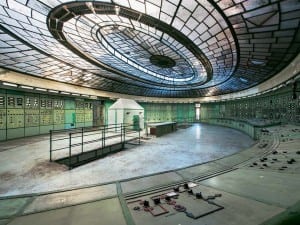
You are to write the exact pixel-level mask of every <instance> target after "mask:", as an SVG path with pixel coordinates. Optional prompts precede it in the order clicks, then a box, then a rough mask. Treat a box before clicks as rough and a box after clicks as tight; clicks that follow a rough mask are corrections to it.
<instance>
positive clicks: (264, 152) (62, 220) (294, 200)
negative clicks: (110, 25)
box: [0, 124, 300, 225]
mask: <svg viewBox="0 0 300 225" xmlns="http://www.w3.org/2000/svg"><path fill="white" fill-rule="evenodd" d="M268 130H269V131H270V132H269V133H267V134H265V135H262V136H261V138H260V140H259V142H258V143H254V142H253V141H252V140H251V139H249V138H248V137H247V136H245V135H244V134H242V133H240V132H238V131H234V130H232V129H228V128H224V127H217V126H210V125H203V124H201V125H199V124H196V125H194V126H193V127H191V128H187V129H180V130H178V131H177V132H176V133H173V134H170V135H168V136H164V137H161V138H157V139H155V138H153V139H150V140H146V141H145V143H143V145H142V146H138V147H135V148H130V149H128V150H127V151H123V152H120V153H117V154H115V155H111V156H107V157H105V158H103V159H100V160H97V161H94V162H92V163H90V164H87V165H85V166H81V167H78V168H76V169H74V170H72V171H68V170H67V169H66V168H63V167H62V166H53V165H52V164H49V163H47V164H46V162H45V164H46V165H44V164H41V165H39V163H40V162H39V161H40V160H44V161H45V160H46V159H47V154H46V153H47V151H46V152H44V151H43V150H41V149H34V148H33V146H36V148H38V146H43V144H44V145H45V144H46V141H40V142H30V143H29V144H28V145H26V146H25V147H21V146H19V147H18V146H16V145H15V146H13V147H12V148H10V147H4V148H5V151H2V152H1V153H0V160H1V161H0V165H1V166H0V170H1V177H0V179H1V183H0V187H1V191H2V197H0V225H1V224H5V225H6V224H9V225H12V224H13V225H17V224H20V225H21V224H22V225H27V224H28V225H29V224H41V225H42V224H64V225H65V224H88V225H90V224H116V225H118V224H120V225H142V224H143V225H144V224H149V225H150V224H161V225H171V224H172V225H173V224H176V225H177V224H181V225H183V224H192V225H199V224H207V225H219V224H225V225H227V224H232V225H240V224H243V225H256V224H264V225H271V224H272V225H273V224H281V221H292V220H293V219H294V221H299V219H300V207H299V206H300V192H299V190H300V169H299V168H300V167H299V165H300V154H299V153H300V152H299V149H300V129H299V127H297V126H293V125H285V126H277V127H272V128H268ZM216 140H217V142H216ZM20 141H21V140H20ZM262 144H267V145H264V147H262ZM11 146H12V145H11ZM7 149H9V150H7ZM241 150H243V151H241ZM275 152H276V153H275ZM26 153H27V154H26ZM174 153H176V154H174ZM233 153H235V154H233ZM2 154H3V155H2ZM34 154H36V155H35V156H34ZM232 154H233V155H232ZM9 155H10V157H9ZM14 155H17V156H18V158H16V157H13V156H14ZM29 155H31V156H30V157H29ZM225 155H227V157H224V156H225ZM228 155H230V156H228ZM22 157H24V158H26V157H27V158H26V160H22ZM43 157H44V158H43ZM222 157H223V158H222ZM218 158H219V159H218ZM275 158H276V160H274V159H275ZM8 159H10V160H15V161H14V162H8V161H7V160H8ZM27 159H28V160H27ZM291 159H294V162H293V163H288V161H290V160H291ZM18 160H20V162H18ZM131 160H132V161H131ZM26 161H28V162H26ZM30 163H33V164H34V165H33V166H30ZM264 164H265V165H264ZM16 165H19V168H18V167H16ZM36 165H38V166H39V167H37V166H36ZM32 168H35V169H38V170H32ZM282 168H283V169H282ZM10 169H11V170H12V171H10ZM34 171H36V172H35V173H33V172H34ZM108 171H109V172H108ZM30 172H31V173H33V174H31V176H29V173H30ZM9 173H11V174H9ZM16 174H17V175H16ZM21 176H24V177H21ZM22 181H23V183H22ZM187 181H191V182H193V183H194V184H196V187H193V188H191V189H192V190H193V193H194V194H188V193H187V190H185V189H183V186H182V185H183V184H185V183H186V182H187ZM20 182H21V183H20ZM101 183H102V184H101ZM105 183H106V184H105ZM83 186H85V187H83ZM178 186H180V190H181V191H180V193H179V195H178V196H177V198H176V199H172V202H167V200H165V199H164V197H163V196H165V194H166V193H169V192H172V191H173V188H174V187H178ZM78 187H81V188H78ZM61 189H64V191H62V190H61ZM57 190H60V191H57ZM34 192H36V193H39V194H34ZM41 192H47V193H41ZM199 192H201V193H202V196H203V198H202V199H197V198H196V197H195V193H199ZM26 193H27V194H26ZM15 194H22V195H19V196H10V197H8V195H15ZM25 194H26V195H25ZM215 194H220V196H219V197H216V198H212V199H210V200H208V197H209V196H210V198H211V196H214V195H215ZM153 196H160V198H161V201H162V202H161V204H160V205H154V203H153V201H152V199H151V197H153ZM140 200H142V201H144V200H148V201H149V203H150V206H151V211H152V210H153V211H152V213H157V212H158V213H159V212H161V211H162V208H161V207H163V208H165V209H166V210H167V211H168V212H166V213H165V214H162V215H160V216H153V215H151V213H150V212H149V211H144V209H143V206H142V205H140V204H139V202H136V201H140ZM132 201H133V202H134V203H131V202H132ZM173 202H175V203H174V204H180V205H183V206H185V207H186V210H187V213H184V212H178V211H176V210H175V209H174V205H172V204H173ZM136 204H137V206H139V207H140V208H141V210H134V206H136ZM218 207H219V208H218ZM217 208H218V210H217V211H214V210H215V209H217ZM282 212H283V213H282ZM190 213H193V214H194V215H197V214H199V213H200V214H203V213H207V214H205V215H203V216H202V217H200V218H199V219H193V218H190V217H188V216H187V215H188V214H190ZM290 218H291V219H290ZM289 219H290V220H289ZM286 224H289V225H290V224H293V225H296V224H297V223H292V222H288V223H286Z"/></svg>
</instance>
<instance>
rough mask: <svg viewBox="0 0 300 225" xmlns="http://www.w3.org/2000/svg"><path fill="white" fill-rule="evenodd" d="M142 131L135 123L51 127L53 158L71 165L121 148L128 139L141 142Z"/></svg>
mask: <svg viewBox="0 0 300 225" xmlns="http://www.w3.org/2000/svg"><path fill="white" fill-rule="evenodd" d="M140 131H141V130H140V129H139V128H138V129H136V127H133V125H131V124H109V125H103V126H99V127H82V128H74V129H67V130H66V129H64V130H50V162H52V161H55V162H58V163H62V164H66V165H68V166H69V168H70V169H71V168H73V167H75V166H78V165H82V164H84V163H87V162H90V161H92V160H95V159H98V158H101V157H103V156H105V155H107V154H110V153H113V152H117V151H120V150H122V149H123V148H124V145H125V144H126V143H127V144H140V137H141V134H140ZM136 140H137V143H135V142H134V141H136Z"/></svg>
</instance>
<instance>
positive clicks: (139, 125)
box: [139, 125, 141, 145]
mask: <svg viewBox="0 0 300 225" xmlns="http://www.w3.org/2000/svg"><path fill="white" fill-rule="evenodd" d="M140 144H141V127H140V125H139V145H140Z"/></svg>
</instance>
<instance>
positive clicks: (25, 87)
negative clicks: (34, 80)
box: [20, 85, 33, 89]
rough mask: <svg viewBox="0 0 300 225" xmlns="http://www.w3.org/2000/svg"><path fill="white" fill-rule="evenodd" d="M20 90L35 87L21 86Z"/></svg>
mask: <svg viewBox="0 0 300 225" xmlns="http://www.w3.org/2000/svg"><path fill="white" fill-rule="evenodd" d="M20 88H24V89H33V87H30V86H25V85H21V86H20Z"/></svg>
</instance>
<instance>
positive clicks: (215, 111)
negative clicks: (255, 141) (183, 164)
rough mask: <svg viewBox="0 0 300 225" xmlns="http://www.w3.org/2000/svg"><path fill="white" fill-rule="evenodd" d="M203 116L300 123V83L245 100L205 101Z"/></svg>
mask: <svg viewBox="0 0 300 225" xmlns="http://www.w3.org/2000/svg"><path fill="white" fill-rule="evenodd" d="M201 118H202V119H203V120H205V119H211V118H235V119H264V120H272V121H277V122H283V123H296V124H300V84H299V82H298V84H294V85H291V86H286V87H284V88H281V89H279V90H277V91H274V92H272V93H268V94H265V95H263V96H259V97H253V98H249V99H244V100H235V101H228V102H216V103H204V104H202V105H201Z"/></svg>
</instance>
